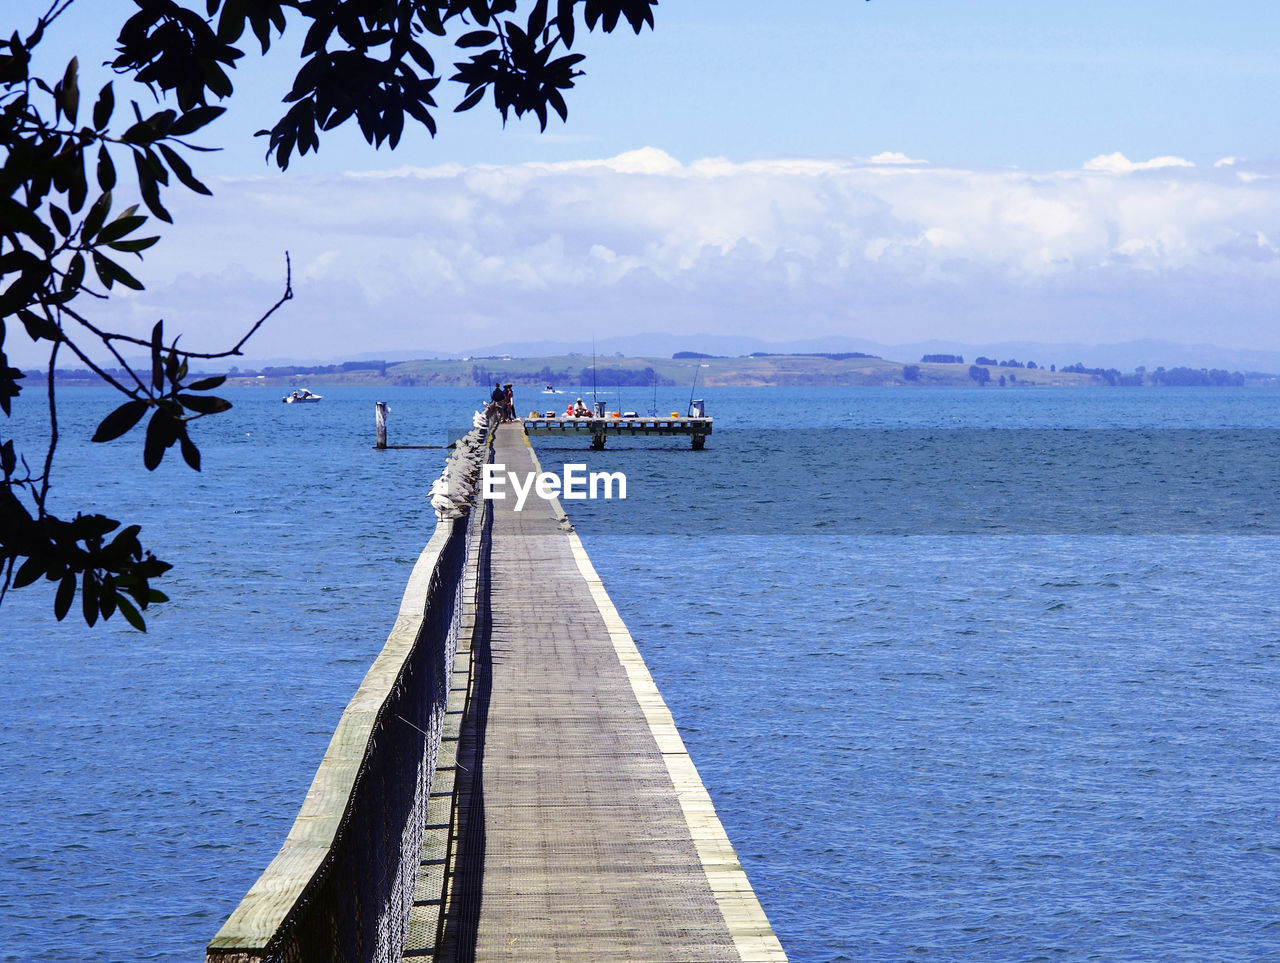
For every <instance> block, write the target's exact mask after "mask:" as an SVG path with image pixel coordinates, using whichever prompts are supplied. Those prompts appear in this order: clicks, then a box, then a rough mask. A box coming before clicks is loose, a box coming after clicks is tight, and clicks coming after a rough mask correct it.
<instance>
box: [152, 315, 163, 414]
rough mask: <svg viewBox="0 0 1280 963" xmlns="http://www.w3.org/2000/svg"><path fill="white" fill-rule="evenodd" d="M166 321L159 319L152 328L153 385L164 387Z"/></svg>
mask: <svg viewBox="0 0 1280 963" xmlns="http://www.w3.org/2000/svg"><path fill="white" fill-rule="evenodd" d="M163 353H164V321H163V319H162V320H160V321H157V322H156V324H155V327H154V328H152V329H151V387H153V388H155V389H156V390H159V389H161V388H163V387H164V359H163ZM153 420H154V419H153Z"/></svg>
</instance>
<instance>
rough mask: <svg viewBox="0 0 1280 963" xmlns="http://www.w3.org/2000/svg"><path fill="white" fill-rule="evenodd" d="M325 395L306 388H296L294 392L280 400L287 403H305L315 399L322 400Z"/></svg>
mask: <svg viewBox="0 0 1280 963" xmlns="http://www.w3.org/2000/svg"><path fill="white" fill-rule="evenodd" d="M323 398H324V395H318V394H315V393H314V392H312V391H310V390H308V389H306V388H294V389H293V393H292V394H287V395H285V396H284V397H283V398H281V399H280V400H281V401H283V402H284V403H285V404H286V405H304V404H310V403H311V402H313V401H320V400H321V399H323Z"/></svg>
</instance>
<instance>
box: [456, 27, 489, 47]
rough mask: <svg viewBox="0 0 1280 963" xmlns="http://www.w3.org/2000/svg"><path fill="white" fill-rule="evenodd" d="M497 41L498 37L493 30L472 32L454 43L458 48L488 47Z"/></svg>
mask: <svg viewBox="0 0 1280 963" xmlns="http://www.w3.org/2000/svg"><path fill="white" fill-rule="evenodd" d="M497 39H498V35H497V34H496V33H494V32H493V31H492V30H472V31H471V32H470V33H464V34H463V35H462V36H461V37H459V38H458V39H457V40H456V41H454V45H455V46H458V47H487V46H489V44H491V43H493V42H494V41H495V40H497Z"/></svg>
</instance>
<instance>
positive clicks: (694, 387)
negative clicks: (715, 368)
mask: <svg viewBox="0 0 1280 963" xmlns="http://www.w3.org/2000/svg"><path fill="white" fill-rule="evenodd" d="M709 367H711V366H710V365H706V364H702V363H701V362H699V363H698V364H697V365H696V366H695V367H694V369H693V384H691V385H690V386H689V408H688V411H689V413H690V414H692V413H693V393H694V392H695V391H697V390H698V372H699V371H700V370H701V369H702V368H709Z"/></svg>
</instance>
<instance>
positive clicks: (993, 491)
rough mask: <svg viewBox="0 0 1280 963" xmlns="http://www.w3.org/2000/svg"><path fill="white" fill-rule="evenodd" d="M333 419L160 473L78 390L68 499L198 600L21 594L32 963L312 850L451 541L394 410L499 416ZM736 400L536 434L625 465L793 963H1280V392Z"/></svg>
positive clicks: (4, 852)
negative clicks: (595, 448)
mask: <svg viewBox="0 0 1280 963" xmlns="http://www.w3.org/2000/svg"><path fill="white" fill-rule="evenodd" d="M324 393H325V395H326V399H325V401H324V402H323V403H322V404H320V405H313V406H282V405H280V403H279V395H280V392H279V391H272V390H269V389H261V390H244V391H239V392H233V393H231V397H232V399H233V400H234V401H235V403H236V407H235V408H233V409H232V411H231V412H229V413H227V414H226V415H222V416H219V417H217V418H212V419H208V420H206V421H205V422H202V423H201V424H200V425H198V426H197V438H198V440H200V441H201V443H202V447H203V449H204V455H205V471H204V472H203V473H202V474H200V475H195V474H194V473H192V472H190V471H189V470H187V469H186V468H185V467H184V466H182V465H181V463H180V460H179V459H177V458H176V457H171V459H169V460H166V464H165V465H163V466H162V468H161V469H160V471H159V472H157V473H156V474H155V475H151V476H148V475H147V473H146V472H145V471H144V470H143V469H142V468H141V464H140V461H141V456H140V451H139V449H138V446H137V444H132V445H130V444H127V443H115V444H112V445H107V446H101V445H99V446H93V445H90V444H89V443H87V442H86V441H84V438H86V437H87V435H88V434H89V433H90V432H91V430H92V425H93V424H94V423H95V422H96V420H97V418H99V417H101V415H102V414H103V413H104V407H103V406H109V405H110V404H111V403H112V399H111V398H110V396H109V395H108V394H106V393H103V392H98V391H95V390H89V389H84V390H79V391H67V392H66V393H65V398H66V404H65V405H64V408H63V425H62V432H63V441H62V443H61V445H60V448H59V452H60V461H59V464H60V465H61V467H62V472H61V477H60V488H61V490H60V491H59V492H58V493H57V494H58V496H59V497H61V498H62V499H65V502H64V503H65V504H67V505H76V506H78V505H79V503H80V500H81V499H83V498H85V497H91V498H92V499H93V501H94V503H95V504H96V505H98V506H99V507H101V509H102V510H104V511H107V512H108V513H109V514H111V513H113V512H115V513H117V514H116V515H115V517H124V518H127V519H129V520H137V521H142V522H144V523H145V524H144V529H143V533H144V536H147V535H150V536H151V539H152V542H153V544H154V547H155V549H156V551H157V552H158V554H160V555H161V556H162V557H165V558H168V559H169V560H170V561H173V562H175V563H176V564H177V568H176V569H175V571H174V572H173V573H172V575H171V576H169V577H166V579H165V582H166V586H165V587H166V590H167V591H168V592H169V594H170V595H171V596H173V597H174V600H175V601H174V602H173V603H171V604H170V605H166V606H163V607H160V608H158V609H154V610H152V613H151V614H150V615H149V625H150V632H149V633H148V634H147V635H146V636H140V635H138V634H136V633H133V632H132V631H130V630H128V629H127V627H124V626H122V625H120V624H118V623H119V620H114V621H113V622H112V623H109V624H108V625H107V626H105V631H104V629H103V628H102V627H100V628H99V629H96V630H93V631H88V630H86V629H84V628H83V626H81V625H78V624H73V619H68V621H67V622H66V623H64V624H60V625H55V624H52V623H51V620H50V619H49V617H48V615H47V613H48V610H49V607H50V605H51V593H49V592H47V591H44V589H43V586H42V587H39V588H38V589H36V590H34V591H33V590H23V591H21V592H18V593H15V594H13V595H11V596H10V598H8V599H7V600H6V601H5V602H4V604H3V606H0V658H3V664H4V671H3V674H2V675H0V713H3V716H2V717H0V772H3V777H2V778H0V811H2V812H3V813H4V817H3V818H4V829H5V834H4V836H5V839H4V843H3V845H0V932H3V933H4V934H5V937H6V939H5V940H4V942H3V944H0V945H3V950H2V951H0V952H2V953H3V957H2V958H3V959H5V960H67V959H83V960H135V959H143V960H178V959H190V958H193V957H198V956H199V955H200V954H201V952H202V949H203V946H204V945H205V943H207V941H208V940H209V938H210V937H211V936H212V934H213V933H214V932H215V931H216V930H217V928H218V926H219V925H220V924H221V921H222V919H223V918H225V916H226V915H227V914H228V913H229V912H230V910H231V909H232V908H233V907H234V906H235V904H236V903H237V902H238V901H239V899H240V897H241V896H242V895H243V893H244V891H245V890H246V889H247V888H248V886H249V885H250V884H251V883H252V882H253V880H254V879H255V878H256V876H257V874H258V873H259V872H260V871H261V869H262V868H263V867H264V866H265V865H266V863H267V861H269V859H270V858H271V856H272V855H273V854H274V853H275V851H276V849H277V848H278V846H279V844H280V842H281V840H282V839H283V837H284V835H285V833H286V832H287V830H288V827H289V825H290V823H291V822H292V820H293V817H294V815H295V813H296V811H297V808H298V805H299V804H300V803H301V801H302V797H303V795H304V793H305V791H306V787H307V785H308V784H309V782H310V779H311V776H312V774H313V772H314V769H315V766H316V765H317V764H318V762H319V759H320V757H321V755H322V753H323V751H324V746H325V744H326V743H327V741H328V738H329V736H330V734H331V732H332V728H333V725H334V723H335V722H336V720H337V717H338V715H339V714H340V713H341V710H342V708H343V706H344V705H345V703H346V700H347V698H348V697H349V696H350V694H351V692H352V691H354V689H355V686H356V685H357V684H358V682H359V679H360V678H361V676H362V675H363V673H364V671H365V668H366V667H367V666H368V664H369V662H370V661H371V660H372V658H373V656H374V655H375V654H376V652H377V651H378V649H379V648H380V647H381V644H382V642H383V640H384V639H385V636H386V633H387V630H388V629H389V627H390V624H391V621H392V618H393V616H394V613H395V609H396V607H397V604H398V600H399V596H400V592H401V590H402V588H403V585H404V581H405V579H406V578H407V576H408V572H409V568H410V566H411V564H412V561H413V559H414V558H415V557H416V555H417V553H418V552H419V551H420V549H421V547H422V545H423V544H424V543H425V539H426V537H427V536H428V534H429V532H430V530H431V528H432V526H433V525H434V516H433V515H432V513H431V512H430V510H429V507H428V506H427V504H426V502H425V499H424V494H425V492H426V488H427V486H428V485H429V483H430V481H431V479H432V478H433V477H434V476H435V475H436V474H438V471H439V468H440V465H441V463H442V453H441V452H439V451H432V450H425V451H388V452H375V451H372V450H370V449H371V443H372V434H373V424H372V422H373V418H372V408H373V401H374V400H375V398H385V399H386V400H389V401H390V403H391V407H392V413H391V436H392V442H393V443H395V442H401V443H406V444H407V443H416V444H443V443H445V441H446V440H447V438H448V437H449V435H450V434H451V433H456V431H457V430H459V429H465V427H466V426H467V423H468V420H469V417H470V412H471V410H472V409H473V408H474V407H475V406H476V405H477V404H478V403H479V401H480V400H481V399H480V397H479V396H480V394H481V392H479V391H478V390H464V389H459V390H453V389H449V390H441V389H399V390H396V391H382V392H379V393H377V394H374V393H371V392H369V391H366V390H362V389H344V388H336V389H329V390H326V391H325V392H324ZM699 393H700V394H703V392H699ZM705 395H706V397H707V400H708V406H709V413H710V414H712V415H713V416H715V418H716V434H714V435H713V436H712V437H711V439H710V440H709V441H708V444H707V449H706V450H705V451H704V452H699V453H695V452H692V451H689V450H688V443H687V441H683V442H682V441H681V440H679V439H667V440H660V441H659V440H653V439H636V440H631V441H616V440H612V439H611V441H610V443H609V448H608V449H607V450H606V451H604V452H589V451H587V450H586V445H585V444H584V443H583V442H579V441H572V442H564V441H560V440H558V439H540V440H538V442H537V444H536V447H537V449H538V452H539V457H540V458H541V459H542V462H543V465H544V467H545V468H547V469H549V470H558V468H559V465H560V464H561V463H563V462H583V463H587V464H589V465H590V467H591V468H592V469H593V470H596V469H600V468H608V469H610V470H623V471H625V472H626V473H627V476H628V482H629V491H628V499H627V501H626V503H625V504H620V503H618V502H604V501H582V502H566V507H567V508H568V510H569V512H570V514H571V517H573V519H574V521H575V523H576V524H577V526H578V528H579V531H580V532H581V533H582V535H583V538H584V542H585V544H586V546H587V548H588V550H589V552H590V553H591V556H592V559H593V561H594V563H595V565H596V567H597V569H598V570H599V571H600V572H601V574H602V576H603V577H604V579H605V582H606V585H607V587H608V589H609V591H610V594H611V595H612V597H613V599H614V602H615V603H616V604H617V606H618V608H619V610H620V611H621V613H622V615H623V617H624V618H625V620H626V621H627V624H628V626H629V627H630V629H631V631H632V634H633V635H634V636H635V638H636V641H637V643H638V645H639V646H640V649H641V651H642V652H643V654H644V656H645V659H646V661H647V662H648V664H649V667H650V669H651V671H652V672H653V674H654V676H655V678H656V680H657V682H658V685H659V687H660V689H661V690H662V693H663V695H664V696H665V698H666V700H667V702H668V704H669V705H670V706H671V709H672V712H673V714H674V716H675V718H676V721H677V723H678V725H679V726H680V728H681V732H682V734H683V735H684V738H685V740H686V742H687V743H688V745H689V748H690V751H691V753H692V755H693V758H694V761H695V762H696V763H697V765H698V767H699V770H700V772H701V775H702V777H703V780H704V782H705V783H706V785H707V787H708V790H709V791H710V793H711V796H712V798H713V800H714V802H715V804H716V806H717V809H718V811H719V813H720V816H721V819H722V820H723V822H724V824H725V826H726V829H727V830H728V833H729V836H730V838H731V839H732V841H733V842H734V845H735V847H736V848H737V850H738V853H739V855H740V856H741V858H742V861H743V864H744V866H745V867H746V869H747V872H748V875H749V876H750V878H751V880H752V883H753V885H754V886H755V888H756V891H757V894H758V896H759V897H760V900H761V903H762V904H763V906H764V908H765V910H766V912H767V913H768V915H769V917H770V919H771V921H772V922H773V924H774V927H775V930H776V931H777V933H778V936H779V938H780V939H781V941H782V943H783V945H784V947H785V948H786V949H787V951H788V953H789V955H790V957H791V959H793V960H796V961H801V960H814V961H816V960H841V959H847V960H853V959H859V960H861V959H885V960H898V959H904V958H912V957H918V958H928V959H982V960H991V959H1018V960H1022V959H1047V958H1067V959H1089V958H1095V959H1107V960H1114V959H1135V960H1139V959H1141V960H1149V959H1195V960H1205V959H1261V958H1273V957H1276V956H1278V955H1280V830H1278V829H1277V827H1280V800H1278V799H1277V795H1276V791H1275V789H1276V786H1277V785H1280V752H1277V750H1276V746H1277V744H1280V739H1278V738H1277V736H1278V735H1280V733H1277V727H1278V724H1280V621H1278V620H1277V611H1278V609H1280V602H1277V600H1276V593H1275V586H1276V581H1275V572H1276V571H1277V561H1280V544H1278V542H1277V538H1276V529H1275V527H1274V526H1275V524H1276V522H1277V519H1276V518H1274V517H1272V513H1271V507H1272V504H1273V500H1274V498H1275V497H1276V492H1277V491H1280V469H1278V468H1277V454H1276V452H1277V444H1276V437H1277V429H1280V392H1277V391H1272V390H1269V389H1257V390H1254V389H1248V390H1245V389H1187V390H1173V389H1171V390H1167V391H1166V390H1130V391H1126V390H1121V389H1117V390H1102V389H1098V390H1044V391H1041V390H1017V391H1014V390H1004V391H1001V390H997V389H982V390H978V389H954V390H944V389H937V390H934V389H912V390H905V389H898V390H894V389H735V390H729V389H714V390H708V391H706V392H705ZM536 401H537V399H536V398H535V402H534V403H536ZM622 401H623V404H624V405H625V406H626V407H636V408H647V407H648V405H649V403H650V401H651V399H650V398H649V397H645V396H644V394H643V393H642V392H637V393H636V397H635V398H634V399H631V398H628V397H626V396H624V397H623V399H622ZM519 402H520V405H521V409H522V410H523V409H524V407H525V406H526V404H527V403H528V402H527V400H525V399H519ZM686 403H687V393H686V396H684V397H681V396H680V393H679V392H676V391H672V390H666V391H664V392H663V393H662V394H661V395H660V396H659V399H658V408H659V410H661V411H667V410H678V409H682V408H683V407H684V405H685V404H686ZM28 430H34V426H26V427H24V431H28ZM993 432H994V434H992V433H993ZM1064 439H1065V440H1066V443H1067V444H1069V445H1075V446H1076V447H1075V449H1072V450H1074V451H1077V452H1079V453H1080V455H1081V458H1079V459H1073V460H1072V461H1073V464H1070V465H1063V464H1062V462H1061V461H1054V460H1053V459H1054V458H1055V457H1057V456H1058V455H1060V453H1061V451H1062V450H1063V449H1062V448H1061V445H1062V443H1063V440H1064ZM1086 456H1087V460H1088V461H1089V464H1090V466H1091V467H1090V469H1089V472H1090V474H1087V475H1086V474H1081V473H1075V474H1073V473H1072V472H1073V471H1074V470H1075V468H1074V466H1075V465H1078V464H1079V463H1080V461H1081V460H1084V459H1086ZM170 461H172V464H170V463H169V462H170ZM1045 465H1048V466H1049V467H1047V468H1046V467H1044V466H1045ZM975 466H976V467H975ZM1036 466H1040V467H1039V468H1037V467H1036ZM1054 466H1059V467H1054ZM1269 482H1270V484H1269ZM1055 486H1056V487H1055ZM1064 493H1065V494H1064ZM1071 493H1076V494H1081V493H1082V494H1083V495H1085V496H1088V497H1086V498H1084V499H1083V500H1081V501H1078V502H1077V501H1071V500H1067V501H1064V500H1063V499H1064V498H1067V497H1068V496H1070V495H1071ZM1037 501H1039V502H1041V503H1048V502H1052V503H1053V504H1054V505H1055V506H1057V513H1056V514H1053V513H1048V514H1044V515H1036V516H1034V517H1033V516H1031V515H1029V514H1028V512H1031V511H1033V510H1034V507H1035V505H1036V504H1037ZM850 504H854V505H855V507H856V506H865V510H863V511H858V510H850V508H849V506H850ZM1010 505H1014V506H1015V507H1016V511H1014V510H1011V509H1010V508H1009V506H1010Z"/></svg>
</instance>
